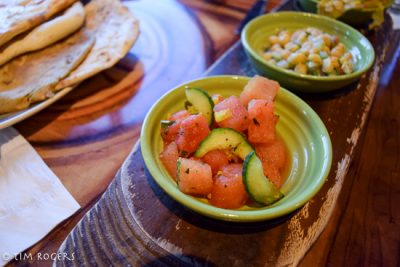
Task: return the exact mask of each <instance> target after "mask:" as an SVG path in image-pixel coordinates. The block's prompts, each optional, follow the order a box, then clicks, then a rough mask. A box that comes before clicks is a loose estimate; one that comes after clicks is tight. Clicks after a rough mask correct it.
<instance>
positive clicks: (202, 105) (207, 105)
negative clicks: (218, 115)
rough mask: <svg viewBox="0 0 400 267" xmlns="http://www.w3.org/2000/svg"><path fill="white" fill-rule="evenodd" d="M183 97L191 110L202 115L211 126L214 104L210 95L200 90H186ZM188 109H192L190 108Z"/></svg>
mask: <svg viewBox="0 0 400 267" xmlns="http://www.w3.org/2000/svg"><path fill="white" fill-rule="evenodd" d="M185 95H186V98H187V100H188V101H189V103H190V104H191V105H192V106H193V108H194V109H195V110H196V111H197V112H199V113H201V114H203V115H204V116H205V117H206V119H207V121H208V125H209V126H211V125H212V123H213V121H214V112H213V109H214V102H213V101H212V99H211V97H210V95H209V94H208V93H207V92H206V91H204V90H203V89H200V88H186V89H185ZM190 108H191V109H192V107H190Z"/></svg>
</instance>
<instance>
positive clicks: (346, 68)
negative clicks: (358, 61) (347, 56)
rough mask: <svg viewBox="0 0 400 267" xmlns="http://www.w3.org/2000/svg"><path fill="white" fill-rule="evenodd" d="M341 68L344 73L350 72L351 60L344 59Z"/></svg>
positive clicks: (351, 67)
mask: <svg viewBox="0 0 400 267" xmlns="http://www.w3.org/2000/svg"><path fill="white" fill-rule="evenodd" d="M342 70H343V72H344V73H346V74H350V73H352V72H353V62H351V61H346V62H344V63H343V64H342Z"/></svg>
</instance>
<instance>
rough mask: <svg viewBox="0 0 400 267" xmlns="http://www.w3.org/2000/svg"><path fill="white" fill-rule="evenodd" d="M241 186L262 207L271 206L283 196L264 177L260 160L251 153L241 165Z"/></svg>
mask: <svg viewBox="0 0 400 267" xmlns="http://www.w3.org/2000/svg"><path fill="white" fill-rule="evenodd" d="M242 177H243V184H244V187H245V189H246V191H247V193H248V194H249V196H250V197H251V198H252V199H253V200H254V201H256V202H258V203H260V204H263V205H271V204H273V203H274V202H276V201H278V200H279V199H281V198H282V197H283V196H284V195H283V194H282V192H280V191H279V189H278V188H277V187H276V186H275V185H274V184H273V183H272V182H271V181H270V180H269V179H268V178H267V177H265V175H264V171H263V167H262V164H261V160H260V159H259V158H258V157H257V155H256V153H255V151H254V150H253V151H251V152H250V153H249V154H248V155H247V156H246V159H245V160H244V163H243V173H242Z"/></svg>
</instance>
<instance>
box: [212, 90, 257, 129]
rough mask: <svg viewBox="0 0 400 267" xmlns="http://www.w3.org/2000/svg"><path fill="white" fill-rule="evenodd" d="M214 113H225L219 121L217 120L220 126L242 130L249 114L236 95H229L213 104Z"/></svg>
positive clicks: (246, 123) (247, 122) (246, 125)
mask: <svg viewBox="0 0 400 267" xmlns="http://www.w3.org/2000/svg"><path fill="white" fill-rule="evenodd" d="M214 113H217V114H218V113H223V114H224V115H225V116H223V117H222V120H221V121H217V123H218V125H219V126H220V127H223V128H232V129H235V130H236V131H239V132H242V131H244V130H246V129H247V127H248V125H249V114H248V112H247V110H246V108H245V107H244V106H243V104H242V103H241V102H240V100H239V98H238V97H237V96H230V97H228V98H226V99H224V100H222V101H221V102H219V103H218V104H217V105H215V106H214ZM217 117H218V116H216V118H217Z"/></svg>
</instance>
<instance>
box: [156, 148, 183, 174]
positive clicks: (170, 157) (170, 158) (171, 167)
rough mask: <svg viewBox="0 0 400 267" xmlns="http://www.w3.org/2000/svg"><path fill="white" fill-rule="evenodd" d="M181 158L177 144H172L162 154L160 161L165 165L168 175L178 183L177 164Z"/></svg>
mask: <svg viewBox="0 0 400 267" xmlns="http://www.w3.org/2000/svg"><path fill="white" fill-rule="evenodd" d="M178 158H179V152H178V146H177V145H176V143H175V142H171V143H169V144H168V145H166V146H165V147H164V150H163V151H162V152H161V153H160V160H161V162H162V163H163V164H164V166H165V168H166V169H167V171H168V173H169V174H170V175H171V176H172V177H173V178H174V180H175V181H176V162H177V160H178Z"/></svg>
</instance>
